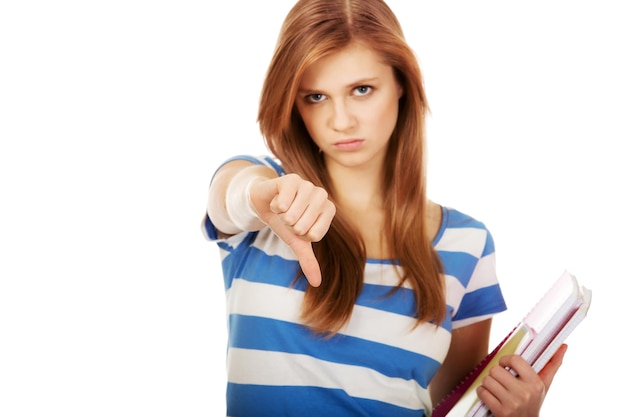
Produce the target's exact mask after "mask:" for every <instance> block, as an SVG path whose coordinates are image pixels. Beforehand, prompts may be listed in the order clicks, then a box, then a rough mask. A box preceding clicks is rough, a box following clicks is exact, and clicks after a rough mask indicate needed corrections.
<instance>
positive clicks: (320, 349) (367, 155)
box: [203, 0, 565, 417]
mask: <svg viewBox="0 0 626 417" xmlns="http://www.w3.org/2000/svg"><path fill="white" fill-rule="evenodd" d="M426 112H427V102H426V98H425V94H424V89H423V85H422V79H421V74H420V70H419V67H418V64H417V61H416V58H415V56H414V54H413V53H412V50H411V49H410V48H409V46H408V45H407V44H406V42H405V40H404V39H403V34H402V30H401V27H400V25H399V23H398V21H397V19H396V17H395V16H394V14H393V13H392V11H391V10H390V9H389V8H388V6H387V5H386V4H385V3H384V2H383V1H382V0H350V1H348V0H300V1H299V2H298V3H297V4H296V5H295V6H294V7H293V9H292V10H291V11H290V13H289V14H288V15H287V17H286V19H285V22H284V25H283V27H282V31H281V33H280V36H279V40H278V44H277V47H276V50H275V54H274V56H273V59H272V61H271V63H270V66H269V69H268V72H267V76H266V79H265V83H264V86H263V91H262V94H261V101H260V109H259V123H260V128H261V132H262V134H263V136H264V137H265V138H266V143H267V146H268V148H269V150H270V151H271V154H272V155H273V157H272V158H270V157H251V156H239V157H234V158H232V159H230V160H228V161H226V162H225V163H224V164H223V165H221V166H220V167H219V168H218V169H217V171H216V173H215V175H214V177H213V179H212V181H211V186H210V192H209V205H208V210H207V216H206V217H205V219H204V223H203V227H204V231H205V233H206V236H207V238H208V239H210V240H213V241H216V242H217V244H218V245H219V247H220V248H221V253H222V259H223V261H222V267H223V272H224V282H225V287H226V297H227V308H228V315H229V316H228V318H229V341H228V386H227V407H228V415H229V416H233V417H238V416H247V417H249V416H268V417H269V416H271V417H277V416H292V415H293V416H295V415H297V416H315V417H319V416H423V415H429V414H430V412H431V410H432V407H433V405H434V404H436V403H437V402H438V401H439V400H440V399H442V398H443V397H444V396H445V395H446V393H448V392H449V391H450V390H451V389H452V388H454V386H455V385H456V384H457V383H458V382H459V381H460V380H461V379H462V378H463V377H464V376H465V375H466V374H467V373H468V372H469V371H470V370H471V369H472V368H473V367H474V366H475V365H476V364H477V363H478V362H479V361H480V360H481V359H482V358H483V357H484V356H485V355H486V354H487V353H488V347H489V332H490V326H491V317H492V316H493V315H494V314H496V313H498V312H501V311H503V310H504V309H505V308H506V306H505V303H504V300H503V298H502V294H501V291H500V287H499V285H498V281H497V278H496V273H495V265H494V245H493V241H492V237H491V235H490V233H489V231H488V229H487V228H486V227H485V225H484V224H483V223H481V222H479V221H477V220H475V219H473V218H472V217H470V216H468V215H466V214H464V213H462V212H460V211H457V210H455V209H453V208H449V207H441V206H439V205H437V204H436V203H434V202H432V201H430V200H428V198H427V194H426V177H425V169H424V160H425V155H424V153H425V146H424V145H425V138H424V136H425V134H424V123H425V115H426ZM564 352H565V349H564V347H563V348H562V349H561V350H560V351H559V352H558V354H557V355H555V357H554V359H553V361H552V362H551V363H550V364H549V365H547V366H546V367H545V368H544V370H543V371H542V372H541V373H540V374H537V373H535V372H534V371H533V370H532V368H531V367H530V366H529V365H528V364H527V363H526V362H525V361H524V360H523V359H521V358H520V357H519V356H515V355H511V356H507V357H506V358H504V359H503V360H502V362H501V366H500V367H497V368H496V369H494V370H493V371H492V372H491V374H490V375H489V376H488V377H487V378H485V380H484V381H483V384H482V386H481V387H480V389H479V391H478V394H479V397H480V398H481V399H482V400H483V401H484V402H485V403H486V404H487V405H488V406H489V408H490V409H491V411H492V412H493V415H494V416H496V417H507V416H529V417H530V416H532V417H536V416H538V415H539V410H540V407H541V404H542V402H543V399H544V397H545V394H546V391H547V389H548V387H549V386H550V383H551V381H552V378H553V376H554V374H555V373H556V371H557V369H558V368H559V366H560V363H561V360H562V358H563V354H564ZM507 368H511V369H513V370H514V371H515V372H516V373H517V375H518V376H517V377H514V376H513V374H512V373H510V372H509V371H508V370H507Z"/></svg>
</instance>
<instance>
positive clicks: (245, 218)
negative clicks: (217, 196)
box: [225, 168, 265, 231]
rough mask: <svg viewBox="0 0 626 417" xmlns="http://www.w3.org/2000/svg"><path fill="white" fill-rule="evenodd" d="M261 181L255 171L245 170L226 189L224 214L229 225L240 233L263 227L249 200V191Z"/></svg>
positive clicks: (260, 177)
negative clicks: (229, 222) (225, 213)
mask: <svg viewBox="0 0 626 417" xmlns="http://www.w3.org/2000/svg"><path fill="white" fill-rule="evenodd" d="M263 179H264V178H263V177H262V176H260V175H259V174H258V173H257V172H255V170H253V169H250V168H246V169H243V170H241V171H239V172H238V173H236V174H235V175H234V176H233V177H232V178H231V180H230V183H229V184H228V187H227V188H226V196H225V201H226V212H227V213H228V217H229V218H230V221H231V223H232V224H233V225H234V226H235V227H236V228H237V229H239V230H241V231H251V230H259V229H261V228H262V227H263V226H264V225H265V224H264V223H263V222H262V221H261V219H260V218H259V214H258V213H257V211H256V209H255V208H254V206H253V204H252V200H251V199H250V189H251V188H252V186H253V185H254V183H256V182H257V181H262V180H263Z"/></svg>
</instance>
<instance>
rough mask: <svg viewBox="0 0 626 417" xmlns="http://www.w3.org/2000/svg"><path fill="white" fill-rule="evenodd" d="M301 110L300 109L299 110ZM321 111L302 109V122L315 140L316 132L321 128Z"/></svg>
mask: <svg viewBox="0 0 626 417" xmlns="http://www.w3.org/2000/svg"><path fill="white" fill-rule="evenodd" d="M298 111H300V110H298ZM318 113H319V112H314V111H310V110H309V111H306V110H305V111H304V112H302V111H300V117H301V118H302V122H303V123H304V127H305V128H306V130H307V131H308V132H309V135H311V136H312V137H313V139H314V140H315V136H316V132H318V131H319V129H320V120H319V119H320V115H319V114H318Z"/></svg>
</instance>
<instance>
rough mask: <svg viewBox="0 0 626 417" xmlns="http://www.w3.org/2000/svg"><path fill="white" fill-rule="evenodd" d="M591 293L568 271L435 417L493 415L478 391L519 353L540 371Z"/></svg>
mask: <svg viewBox="0 0 626 417" xmlns="http://www.w3.org/2000/svg"><path fill="white" fill-rule="evenodd" d="M590 303H591V291H590V290H589V289H587V288H585V287H583V286H581V285H579V283H578V280H577V279H576V277H574V276H573V275H571V274H570V273H569V272H567V271H566V272H564V273H563V275H562V276H561V277H560V278H559V279H558V280H557V281H556V282H555V283H554V284H553V285H552V287H551V288H550V289H549V290H548V292H547V293H546V294H545V295H544V296H543V297H542V298H541V299H540V300H539V301H538V303H537V304H536V305H535V306H534V307H533V308H532V309H531V311H530V312H529V313H528V314H527V315H526V317H524V319H523V320H522V321H520V323H519V324H518V325H517V326H515V327H514V328H513V330H511V332H510V333H509V334H508V335H507V336H506V337H505V338H504V339H503V340H502V341H501V342H500V344H499V345H498V346H497V347H496V348H495V349H493V350H492V351H491V352H490V353H489V355H487V356H486V357H485V358H484V359H483V361H481V363H480V364H478V366H477V367H476V368H475V369H474V370H473V371H472V372H470V374H469V375H468V376H467V377H466V378H465V379H464V380H463V381H462V382H461V383H460V384H459V385H458V386H457V387H456V388H455V389H454V390H453V391H452V392H451V393H450V394H448V396H447V397H446V398H444V399H443V400H442V401H441V402H440V403H439V404H437V406H436V407H435V408H434V410H433V413H432V414H431V416H432V417H444V416H447V417H485V416H489V415H490V412H489V410H488V409H487V407H486V406H485V405H484V404H483V403H482V402H481V401H480V400H479V399H478V396H477V394H476V389H477V388H478V386H480V384H481V382H482V379H483V378H484V377H485V376H486V375H487V373H488V372H489V370H490V369H491V368H492V367H493V366H494V365H496V364H498V362H499V360H500V358H502V357H503V356H504V355H508V354H518V355H520V356H521V357H522V358H523V359H525V360H526V361H527V362H528V363H529V364H530V365H531V366H532V368H533V370H535V371H536V372H539V371H541V370H542V369H543V367H544V366H545V365H546V363H547V362H548V361H549V360H550V358H552V357H553V356H554V354H555V353H556V351H557V350H558V349H559V347H560V346H561V345H562V344H563V342H564V341H565V339H566V338H567V336H568V335H569V334H570V333H571V332H572V331H573V330H574V328H575V327H576V326H577V325H578V324H579V323H580V322H581V321H582V320H583V318H584V317H585V316H586V314H587V311H588V309H589V305H590Z"/></svg>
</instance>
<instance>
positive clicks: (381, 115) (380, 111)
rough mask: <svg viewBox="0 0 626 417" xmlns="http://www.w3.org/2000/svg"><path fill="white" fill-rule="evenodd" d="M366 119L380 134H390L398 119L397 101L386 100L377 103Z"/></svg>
mask: <svg viewBox="0 0 626 417" xmlns="http://www.w3.org/2000/svg"><path fill="white" fill-rule="evenodd" d="M368 119H369V122H370V124H371V125H372V126H373V127H375V128H376V129H377V130H378V131H379V132H380V133H381V134H382V133H384V134H391V132H392V131H393V129H394V128H395V126H396V122H397V120H398V102H397V101H395V100H388V101H385V102H381V103H378V105H377V106H376V107H375V108H374V109H373V110H372V112H371V114H370V116H369V117H368Z"/></svg>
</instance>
